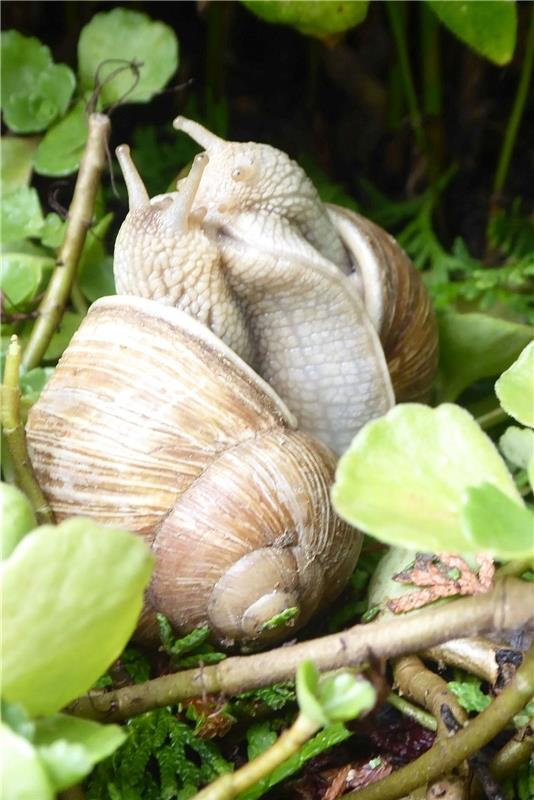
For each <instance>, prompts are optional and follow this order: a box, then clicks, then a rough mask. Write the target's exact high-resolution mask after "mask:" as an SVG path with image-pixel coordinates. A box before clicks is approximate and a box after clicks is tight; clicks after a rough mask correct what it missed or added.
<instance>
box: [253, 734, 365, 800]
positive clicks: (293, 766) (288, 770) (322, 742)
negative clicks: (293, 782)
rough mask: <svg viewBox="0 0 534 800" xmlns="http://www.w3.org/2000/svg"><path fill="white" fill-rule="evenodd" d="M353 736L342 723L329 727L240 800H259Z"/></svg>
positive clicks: (256, 784)
mask: <svg viewBox="0 0 534 800" xmlns="http://www.w3.org/2000/svg"><path fill="white" fill-rule="evenodd" d="M351 736H352V733H351V731H349V730H347V729H346V728H345V726H344V725H342V724H341V723H340V722H338V723H336V724H335V725H329V726H328V728H325V729H324V730H322V731H319V733H318V734H317V735H316V736H314V737H313V739H310V740H309V741H308V742H306V744H304V745H303V746H302V747H301V748H300V750H299V751H298V752H297V753H295V754H294V755H293V756H291V757H290V758H288V759H287V761H284V763H283V764H281V765H280V766H279V767H277V768H276V769H275V770H273V771H272V772H271V774H270V775H268V776H267V777H265V778H263V779H262V780H261V781H258V783H255V784H254V786H251V787H250V789H247V791H246V792H242V793H241V794H240V795H239V800H257V798H258V797H261V796H262V795H263V794H265V793H266V792H268V791H269V790H270V789H272V787H273V786H276V785H277V784H279V783H281V782H282V781H285V780H287V778H290V777H291V776H292V775H294V774H295V773H296V772H298V771H299V770H300V769H302V768H303V767H304V766H305V764H306V763H307V762H308V761H310V759H312V758H316V757H317V756H319V755H320V754H321V753H324V752H325V750H330V749H331V748H332V747H335V745H336V744H340V743H341V742H344V741H345V740H346V739H349V738H350V737H351Z"/></svg>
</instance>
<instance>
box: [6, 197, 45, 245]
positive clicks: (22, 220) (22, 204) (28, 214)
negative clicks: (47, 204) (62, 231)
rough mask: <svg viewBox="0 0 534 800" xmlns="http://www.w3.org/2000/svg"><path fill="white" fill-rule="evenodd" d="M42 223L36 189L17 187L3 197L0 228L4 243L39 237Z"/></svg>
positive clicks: (41, 213)
mask: <svg viewBox="0 0 534 800" xmlns="http://www.w3.org/2000/svg"><path fill="white" fill-rule="evenodd" d="M43 222H44V219H43V212H42V211H41V204H40V203H39V195H38V194H37V190H36V189H31V188H30V187H28V186H18V187H17V188H16V189H11V191H9V192H6V193H5V194H4V195H3V197H2V219H1V223H0V226H1V229H2V238H3V240H4V242H12V241H14V240H15V239H25V238H26V237H29V236H39V234H40V232H41V228H42V227H43Z"/></svg>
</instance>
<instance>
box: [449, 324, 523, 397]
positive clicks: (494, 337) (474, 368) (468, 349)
mask: <svg viewBox="0 0 534 800" xmlns="http://www.w3.org/2000/svg"><path fill="white" fill-rule="evenodd" d="M439 335H440V362H439V370H440V379H441V384H442V393H441V397H442V399H443V400H445V401H451V400H456V398H457V397H458V396H459V395H460V394H461V393H462V392H463V390H464V389H465V388H466V387H467V386H469V385H470V384H471V383H474V382H475V381H478V380H480V379H481V378H491V377H493V376H496V375H500V374H501V372H503V370H505V369H507V368H508V367H509V366H510V364H511V363H512V362H513V361H514V359H516V358H517V356H518V355H519V353H520V352H521V350H522V349H523V348H524V347H525V346H526V345H527V344H528V343H529V342H531V341H532V338H533V336H534V329H533V328H531V327H530V326H528V325H519V324H518V323H516V322H508V321H506V320H502V319H496V318H495V317H490V316H487V315H486V314H456V313H455V312H452V311H451V312H447V313H445V314H442V315H440V317H439Z"/></svg>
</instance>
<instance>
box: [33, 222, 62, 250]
mask: <svg viewBox="0 0 534 800" xmlns="http://www.w3.org/2000/svg"><path fill="white" fill-rule="evenodd" d="M66 229H67V222H66V220H65V221H64V220H62V219H61V217H60V216H59V215H58V214H53V213H51V214H47V215H46V217H45V220H44V224H43V227H42V230H41V233H40V236H39V238H40V239H41V242H42V243H43V244H44V245H45V246H46V247H53V248H54V249H55V248H57V247H60V245H62V244H63V239H64V238H65V231H66Z"/></svg>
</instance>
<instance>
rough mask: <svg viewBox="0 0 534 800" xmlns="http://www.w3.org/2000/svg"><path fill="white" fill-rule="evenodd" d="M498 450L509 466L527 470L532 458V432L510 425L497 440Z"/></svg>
mask: <svg viewBox="0 0 534 800" xmlns="http://www.w3.org/2000/svg"><path fill="white" fill-rule="evenodd" d="M499 449H500V451H501V453H502V454H503V456H504V457H505V459H506V460H507V461H509V462H510V463H511V464H514V466H516V467H519V468H520V469H528V468H529V464H530V463H531V461H532V459H533V458H534V431H533V430H530V428H516V427H515V425H511V426H510V427H509V428H507V429H506V430H505V432H504V433H503V435H502V436H501V438H500V439H499Z"/></svg>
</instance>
